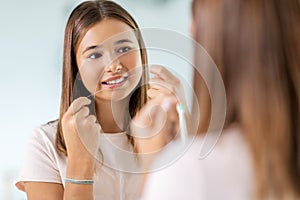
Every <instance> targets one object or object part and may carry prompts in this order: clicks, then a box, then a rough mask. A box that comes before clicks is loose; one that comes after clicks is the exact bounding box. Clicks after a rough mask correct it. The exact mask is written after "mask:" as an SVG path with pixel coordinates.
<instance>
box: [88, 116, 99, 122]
mask: <svg viewBox="0 0 300 200" xmlns="http://www.w3.org/2000/svg"><path fill="white" fill-rule="evenodd" d="M86 120H87V121H88V122H90V123H95V122H97V118H96V116H95V115H89V116H87V117H86Z"/></svg>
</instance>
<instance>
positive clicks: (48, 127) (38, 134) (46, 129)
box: [30, 120, 58, 146]
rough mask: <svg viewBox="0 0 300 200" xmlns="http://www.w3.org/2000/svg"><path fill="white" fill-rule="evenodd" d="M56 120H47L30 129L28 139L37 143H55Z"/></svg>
mask: <svg viewBox="0 0 300 200" xmlns="http://www.w3.org/2000/svg"><path fill="white" fill-rule="evenodd" d="M57 126H58V120H53V121H49V122H47V123H46V124H42V125H40V126H37V127H35V128H34V129H33V130H32V133H31V136H30V140H31V141H35V142H37V143H43V144H48V145H51V146H54V145H55V139H56V132H57Z"/></svg>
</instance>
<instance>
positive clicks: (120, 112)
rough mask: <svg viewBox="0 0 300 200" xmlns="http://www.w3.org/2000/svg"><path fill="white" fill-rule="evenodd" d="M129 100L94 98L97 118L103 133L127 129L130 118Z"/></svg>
mask: <svg viewBox="0 0 300 200" xmlns="http://www.w3.org/2000/svg"><path fill="white" fill-rule="evenodd" d="M129 100H130V99H129V98H126V99H123V100H120V101H110V100H103V99H101V100H99V99H95V108H96V113H97V119H98V122H99V123H100V125H101V128H102V131H103V132H104V133H120V132H123V131H126V130H127V127H128V123H129V119H130V118H129V117H130V115H129Z"/></svg>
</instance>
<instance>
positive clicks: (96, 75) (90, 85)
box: [80, 68, 103, 93]
mask: <svg viewBox="0 0 300 200" xmlns="http://www.w3.org/2000/svg"><path fill="white" fill-rule="evenodd" d="M94 69H95V68H94ZM94 69H91V68H86V69H83V70H81V71H80V75H81V78H82V81H83V84H84V86H85V87H86V89H87V90H88V91H89V92H91V93H92V92H94V91H96V90H97V87H98V82H99V81H101V80H99V79H100V77H101V74H102V73H103V69H102V70H99V69H98V70H94Z"/></svg>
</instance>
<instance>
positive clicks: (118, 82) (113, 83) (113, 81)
mask: <svg viewBox="0 0 300 200" xmlns="http://www.w3.org/2000/svg"><path fill="white" fill-rule="evenodd" d="M127 79H128V76H121V77H113V78H109V79H107V80H105V81H102V82H101V83H102V84H103V85H106V86H107V87H109V88H116V87H120V86H122V85H123V84H124V83H125V81H126V80H127Z"/></svg>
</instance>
